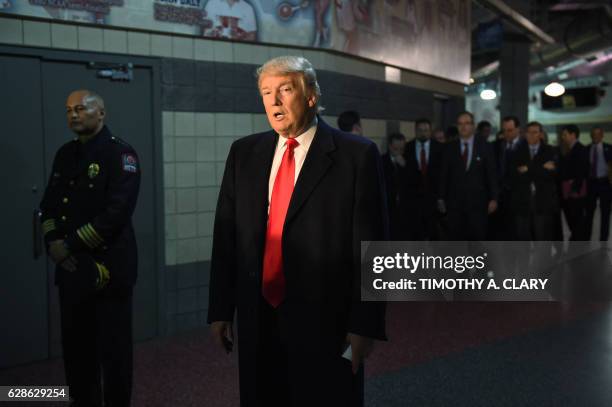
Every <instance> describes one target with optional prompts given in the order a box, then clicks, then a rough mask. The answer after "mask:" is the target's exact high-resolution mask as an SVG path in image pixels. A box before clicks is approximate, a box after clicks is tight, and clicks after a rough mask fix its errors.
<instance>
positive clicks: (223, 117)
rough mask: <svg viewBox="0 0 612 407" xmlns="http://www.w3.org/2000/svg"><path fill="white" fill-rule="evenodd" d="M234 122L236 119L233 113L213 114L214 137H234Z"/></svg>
mask: <svg viewBox="0 0 612 407" xmlns="http://www.w3.org/2000/svg"><path fill="white" fill-rule="evenodd" d="M235 121H236V118H235V115H234V114H233V113H215V135H216V136H230V137H233V136H235V135H236V130H235V124H234V123H235ZM217 153H218V151H217Z"/></svg>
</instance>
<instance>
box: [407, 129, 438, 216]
mask: <svg viewBox="0 0 612 407" xmlns="http://www.w3.org/2000/svg"><path fill="white" fill-rule="evenodd" d="M416 143H417V141H416V140H412V141H410V142H409V143H408V144H406V150H405V151H404V158H405V159H406V167H405V173H406V175H405V179H406V189H407V196H406V199H407V200H408V201H410V202H411V203H413V204H415V203H416V204H418V205H420V204H421V203H426V204H427V205H430V204H432V203H433V204H434V206H433V208H431V209H435V201H436V199H437V196H438V185H439V182H440V170H441V166H442V151H443V148H444V145H443V144H441V143H439V142H437V141H435V140H430V142H429V160H428V162H427V173H426V174H425V175H423V174H422V173H421V168H420V167H419V162H418V161H417V158H416Z"/></svg>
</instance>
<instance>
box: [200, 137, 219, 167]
mask: <svg viewBox="0 0 612 407" xmlns="http://www.w3.org/2000/svg"><path fill="white" fill-rule="evenodd" d="M214 160H215V139H214V138H213V137H198V138H197V141H196V161H198V162H202V161H214Z"/></svg>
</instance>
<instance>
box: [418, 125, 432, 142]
mask: <svg viewBox="0 0 612 407" xmlns="http://www.w3.org/2000/svg"><path fill="white" fill-rule="evenodd" d="M430 137H431V126H430V125H429V124H427V123H419V124H418V125H417V126H416V138H417V139H418V140H420V141H426V140H429V138H430Z"/></svg>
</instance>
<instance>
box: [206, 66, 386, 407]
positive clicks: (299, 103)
mask: <svg viewBox="0 0 612 407" xmlns="http://www.w3.org/2000/svg"><path fill="white" fill-rule="evenodd" d="M257 74H258V87H259V91H260V94H261V97H262V102H263V104H264V108H265V110H266V115H267V118H268V121H269V122H270V126H271V127H272V129H273V131H268V132H264V133H259V134H253V135H251V136H248V137H245V138H242V139H240V140H237V141H236V142H234V144H233V145H232V147H231V149H230V152H229V156H228V158H227V163H226V167H225V173H224V175H223V181H222V184H221V190H220V192H219V201H218V204H217V211H216V216H215V227H214V237H213V250H212V259H211V276H210V301H209V313H208V321H209V323H211V329H212V332H213V336H214V338H215V340H216V342H217V344H218V345H219V347H220V349H225V351H227V352H230V351H231V350H232V343H233V322H232V321H233V320H234V313H235V312H236V313H237V324H238V328H239V335H238V349H239V351H240V352H239V367H240V399H241V405H242V406H243V407H244V406H247V407H249V406H265V407H270V406H284V407H295V406H360V405H363V367H362V362H363V359H364V358H365V357H366V356H367V355H368V353H369V352H370V351H371V349H372V346H373V341H374V339H379V340H384V339H385V321H384V303H381V302H362V301H361V295H360V291H361V284H360V257H361V256H360V242H361V241H368V240H384V239H385V238H386V237H387V226H388V225H387V219H386V214H385V211H386V203H385V196H384V194H385V192H384V180H383V175H382V168H381V161H380V155H379V153H378V148H377V147H376V144H374V143H373V142H371V141H369V140H368V139H366V138H364V137H358V136H354V135H351V134H348V133H344V132H341V131H338V130H335V129H333V128H331V127H330V126H328V125H327V124H326V123H325V122H324V121H323V120H322V119H321V118H320V117H318V116H317V112H318V109H319V97H320V94H321V93H320V90H319V85H318V83H317V79H316V73H315V70H314V69H313V67H312V65H311V64H310V63H309V62H308V61H307V60H306V59H305V58H303V57H294V56H286V57H277V58H274V59H272V60H270V61H268V62H266V63H265V64H264V65H263V66H261V67H260V68H259V69H258V70H257ZM347 346H350V349H351V351H352V362H351V361H349V360H347V359H346V358H343V357H342V355H343V352H345V349H347Z"/></svg>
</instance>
